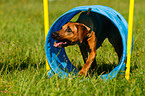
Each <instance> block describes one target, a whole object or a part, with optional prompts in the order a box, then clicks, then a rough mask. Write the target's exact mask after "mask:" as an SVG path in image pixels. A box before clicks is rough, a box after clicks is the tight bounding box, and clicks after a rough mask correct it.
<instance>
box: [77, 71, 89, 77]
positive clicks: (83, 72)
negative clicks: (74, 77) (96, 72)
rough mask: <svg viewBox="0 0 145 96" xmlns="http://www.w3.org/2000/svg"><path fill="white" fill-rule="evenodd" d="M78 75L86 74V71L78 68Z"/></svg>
mask: <svg viewBox="0 0 145 96" xmlns="http://www.w3.org/2000/svg"><path fill="white" fill-rule="evenodd" d="M79 75H80V76H81V75H84V76H86V75H87V71H84V70H80V71H79Z"/></svg>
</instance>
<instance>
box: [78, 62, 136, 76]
mask: <svg viewBox="0 0 145 96" xmlns="http://www.w3.org/2000/svg"><path fill="white" fill-rule="evenodd" d="M117 65H118V64H115V63H113V64H111V63H105V62H102V63H101V64H96V66H95V67H94V68H90V69H89V74H90V75H93V74H97V75H100V74H108V73H110V72H111V71H112V70H113V69H114V68H115V67H116V66H117ZM81 68H82V66H78V69H79V70H81ZM137 68H138V66H137V65H134V66H131V67H130V72H132V71H133V70H136V69H137Z"/></svg>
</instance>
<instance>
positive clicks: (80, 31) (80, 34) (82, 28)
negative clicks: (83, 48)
mask: <svg viewBox="0 0 145 96" xmlns="http://www.w3.org/2000/svg"><path fill="white" fill-rule="evenodd" d="M76 27H77V31H78V37H79V41H80V43H82V42H83V39H84V36H85V35H86V34H87V33H88V32H89V31H90V28H89V27H87V26H86V25H84V24H80V23H77V24H76Z"/></svg>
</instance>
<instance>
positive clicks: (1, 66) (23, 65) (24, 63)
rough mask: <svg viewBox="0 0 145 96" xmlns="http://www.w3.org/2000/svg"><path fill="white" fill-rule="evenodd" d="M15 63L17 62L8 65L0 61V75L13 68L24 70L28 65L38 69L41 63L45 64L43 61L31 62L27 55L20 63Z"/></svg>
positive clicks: (12, 70) (10, 71) (11, 70)
mask: <svg viewBox="0 0 145 96" xmlns="http://www.w3.org/2000/svg"><path fill="white" fill-rule="evenodd" d="M21 61H22V60H21ZM17 63H18V62H14V63H13V64H11V65H10V64H6V63H1V62H0V75H2V74H4V73H6V74H8V73H12V72H14V71H15V70H19V71H21V70H25V69H28V68H29V67H33V68H36V69H39V68H41V67H42V65H44V64H45V61H43V62H39V63H36V62H31V60H30V58H29V57H28V58H27V59H25V60H24V61H22V62H21V63H19V64H17ZM15 64H16V65H15Z"/></svg>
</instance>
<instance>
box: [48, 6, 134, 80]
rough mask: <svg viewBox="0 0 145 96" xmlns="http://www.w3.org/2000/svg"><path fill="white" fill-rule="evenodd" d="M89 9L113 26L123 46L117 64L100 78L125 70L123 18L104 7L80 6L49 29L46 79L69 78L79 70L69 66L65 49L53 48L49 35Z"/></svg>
mask: <svg viewBox="0 0 145 96" xmlns="http://www.w3.org/2000/svg"><path fill="white" fill-rule="evenodd" d="M89 8H91V12H95V13H97V14H101V15H103V16H106V17H107V18H108V19H110V20H111V21H112V22H113V24H114V25H115V26H116V27H117V28H118V30H119V32H120V36H121V38H122V44H123V55H122V58H121V60H120V62H119V64H118V65H117V66H116V67H115V68H114V69H113V70H112V71H111V72H110V73H108V74H103V75H101V76H100V77H101V78H103V79H112V78H114V77H115V76H116V75H117V74H118V72H120V71H121V70H125V63H126V62H125V61H126V57H127V35H128V24H127V22H126V20H125V19H124V17H123V16H122V15H121V14H120V13H118V12H117V11H115V10H114V9H112V8H109V7H106V6H101V5H92V6H80V7H76V8H73V9H71V10H69V11H67V12H66V13H64V14H63V15H62V16H60V17H59V18H58V19H57V20H56V21H55V22H54V23H53V24H52V26H51V27H50V30H49V32H48V34H47V37H46V42H45V52H46V57H47V61H48V64H49V65H50V71H49V72H48V74H47V75H48V77H51V76H53V74H55V73H57V74H59V76H60V77H62V78H65V77H68V76H69V74H70V72H72V73H74V74H77V73H78V72H79V70H78V69H77V68H76V67H75V66H74V65H72V64H71V62H70V60H69V58H68V57H67V55H66V52H65V49H64V48H61V49H58V48H55V47H54V46H53V45H54V42H55V40H54V39H52V37H51V33H52V32H55V31H58V30H60V29H61V26H63V25H64V24H65V23H66V22H69V21H70V20H71V19H72V18H73V17H74V16H75V15H77V14H78V13H80V12H82V11H88V9H89ZM132 46H133V44H132ZM131 50H132V49H131Z"/></svg>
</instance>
